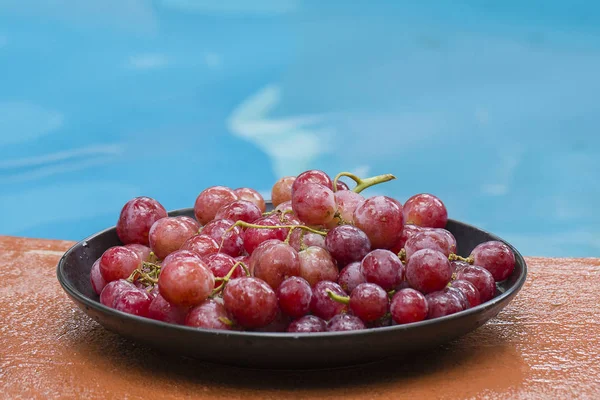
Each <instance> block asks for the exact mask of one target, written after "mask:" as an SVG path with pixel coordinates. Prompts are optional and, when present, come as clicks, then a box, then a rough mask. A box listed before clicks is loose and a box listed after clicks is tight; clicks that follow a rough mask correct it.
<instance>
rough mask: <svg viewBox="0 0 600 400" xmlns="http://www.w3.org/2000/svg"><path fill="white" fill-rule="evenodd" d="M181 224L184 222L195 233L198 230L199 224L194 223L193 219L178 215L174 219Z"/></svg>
mask: <svg viewBox="0 0 600 400" xmlns="http://www.w3.org/2000/svg"><path fill="white" fill-rule="evenodd" d="M174 218H176V219H178V220H180V221H182V222H185V223H186V224H188V225H189V226H190V228H192V229H193V230H194V231H195V232H198V230H199V229H200V223H199V222H198V221H196V220H195V219H194V218H190V217H187V216H185V215H180V216H179V217H174Z"/></svg>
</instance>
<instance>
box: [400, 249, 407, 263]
mask: <svg viewBox="0 0 600 400" xmlns="http://www.w3.org/2000/svg"><path fill="white" fill-rule="evenodd" d="M398 258H399V259H400V261H402V263H404V264H406V250H405V249H404V248H402V249H400V251H399V252H398Z"/></svg>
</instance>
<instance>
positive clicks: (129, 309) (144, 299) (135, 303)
mask: <svg viewBox="0 0 600 400" xmlns="http://www.w3.org/2000/svg"><path fill="white" fill-rule="evenodd" d="M150 303H152V298H151V297H150V295H149V294H148V293H147V292H146V291H145V290H140V289H138V288H136V287H133V288H131V289H125V290H122V291H120V292H119V293H117V294H116V296H115V298H114V302H113V308H114V309H115V310H119V311H123V312H125V313H128V314H133V315H138V316H140V317H147V316H148V309H149V308H150Z"/></svg>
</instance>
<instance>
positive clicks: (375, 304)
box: [349, 283, 389, 322]
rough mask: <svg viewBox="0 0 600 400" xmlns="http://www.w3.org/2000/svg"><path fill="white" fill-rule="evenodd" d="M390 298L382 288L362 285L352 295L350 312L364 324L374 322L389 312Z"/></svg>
mask: <svg viewBox="0 0 600 400" xmlns="http://www.w3.org/2000/svg"><path fill="white" fill-rule="evenodd" d="M388 305H389V298H388V295H387V293H386V292H385V290H383V289H382V288H381V286H379V285H376V284H374V283H361V284H360V285H358V286H357V287H356V288H355V289H354V290H353V291H352V294H350V304H349V306H350V310H351V311H352V313H353V314H354V315H356V316H357V317H358V318H360V319H361V320H362V321H363V322H373V321H375V320H378V319H380V318H382V317H383V316H384V315H385V313H386V312H387V311H388Z"/></svg>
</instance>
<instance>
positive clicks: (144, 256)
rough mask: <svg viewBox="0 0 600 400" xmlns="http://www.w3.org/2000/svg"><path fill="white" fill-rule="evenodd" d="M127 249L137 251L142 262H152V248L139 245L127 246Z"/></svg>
mask: <svg viewBox="0 0 600 400" xmlns="http://www.w3.org/2000/svg"><path fill="white" fill-rule="evenodd" d="M125 247H127V248H128V249H131V250H133V251H135V252H136V253H137V255H138V256H139V257H140V260H142V261H149V260H150V253H152V249H151V248H150V247H148V246H145V245H143V244H138V243H131V244H126V245H125Z"/></svg>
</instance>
